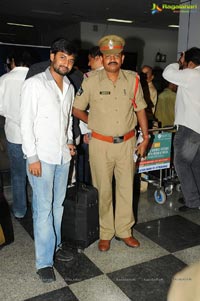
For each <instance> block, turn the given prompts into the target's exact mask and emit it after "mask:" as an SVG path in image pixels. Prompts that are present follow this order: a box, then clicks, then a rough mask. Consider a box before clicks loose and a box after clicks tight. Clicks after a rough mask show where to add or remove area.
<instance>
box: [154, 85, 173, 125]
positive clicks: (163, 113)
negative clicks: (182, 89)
mask: <svg viewBox="0 0 200 301" xmlns="http://www.w3.org/2000/svg"><path fill="white" fill-rule="evenodd" d="M165 82H166V88H165V89H164V91H163V92H161V93H160V94H159V96H158V101H157V105H156V111H155V117H156V118H157V120H158V121H159V122H161V126H162V127H165V126H173V125H174V119H175V101H176V91H177V85H175V84H173V83H170V82H168V81H165Z"/></svg>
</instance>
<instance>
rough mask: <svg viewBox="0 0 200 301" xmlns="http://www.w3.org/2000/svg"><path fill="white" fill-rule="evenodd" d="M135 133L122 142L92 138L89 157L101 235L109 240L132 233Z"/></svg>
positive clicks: (128, 235)
mask: <svg viewBox="0 0 200 301" xmlns="http://www.w3.org/2000/svg"><path fill="white" fill-rule="evenodd" d="M134 147H135V137H133V138H131V139H129V140H127V141H125V142H122V143H117V144H113V143H109V142H105V141H101V140H98V139H95V138H92V139H91V140H90V143H89V160H90V167H91V174H92V182H93V185H94V187H96V188H97V189H98V193H99V218H100V238H101V239H105V240H110V239H112V237H113V236H114V235H115V236H118V237H121V238H126V237H130V236H131V234H132V233H131V228H132V226H133V224H134V222H135V220H134V216H133V205H132V204H133V177H134V173H135V164H134V161H133V150H134ZM113 174H114V176H115V182H116V192H115V195H116V202H115V212H113V201H112V179H113Z"/></svg>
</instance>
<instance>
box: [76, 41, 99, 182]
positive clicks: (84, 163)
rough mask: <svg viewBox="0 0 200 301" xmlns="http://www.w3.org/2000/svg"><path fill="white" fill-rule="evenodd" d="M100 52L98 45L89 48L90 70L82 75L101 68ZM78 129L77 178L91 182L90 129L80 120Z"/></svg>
mask: <svg viewBox="0 0 200 301" xmlns="http://www.w3.org/2000/svg"><path fill="white" fill-rule="evenodd" d="M102 60H103V58H102V53H101V52H100V49H99V46H94V47H92V48H90V49H89V54H88V66H89V67H90V69H91V71H90V72H87V73H85V74H84V77H86V78H87V77H89V76H91V75H92V74H93V72H94V71H95V70H96V71H98V70H102V69H103V62H102ZM79 126H80V130H81V134H82V142H81V143H80V147H79V149H78V150H79V152H80V155H79V159H78V166H79V180H80V181H81V182H85V183H88V184H91V181H92V180H91V172H90V165H89V149H88V143H89V139H90V133H91V131H90V130H89V129H88V126H87V124H86V123H85V122H83V121H81V120H80V124H79Z"/></svg>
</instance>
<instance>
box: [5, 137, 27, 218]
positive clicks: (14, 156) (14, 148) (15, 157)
mask: <svg viewBox="0 0 200 301" xmlns="http://www.w3.org/2000/svg"><path fill="white" fill-rule="evenodd" d="M7 149H8V156H9V160H10V174H11V185H12V195H13V205H12V207H13V214H14V215H15V216H16V217H18V218H22V217H24V215H25V214H26V210H27V193H26V183H27V181H26V160H25V159H24V155H23V152H22V145H21V144H15V143H11V142H9V141H7Z"/></svg>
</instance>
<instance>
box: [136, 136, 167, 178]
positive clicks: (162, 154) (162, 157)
mask: <svg viewBox="0 0 200 301" xmlns="http://www.w3.org/2000/svg"><path fill="white" fill-rule="evenodd" d="M171 143H172V133H167V132H163V133H159V134H152V136H151V139H150V145H149V149H148V152H147V156H146V157H145V158H142V159H141V160H139V161H137V162H136V171H137V173H142V172H148V171H151V170H160V169H166V168H170V157H171Z"/></svg>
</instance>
